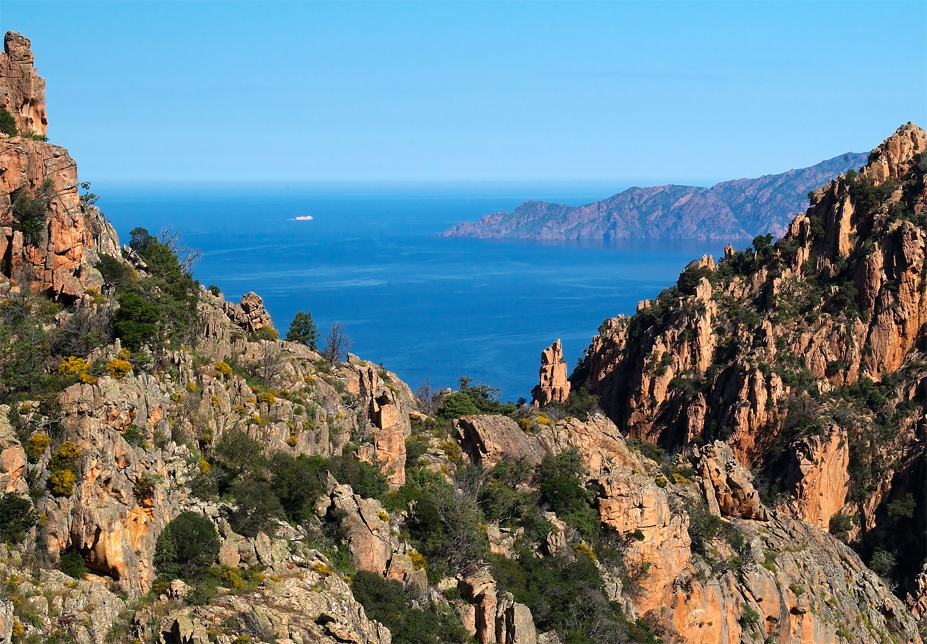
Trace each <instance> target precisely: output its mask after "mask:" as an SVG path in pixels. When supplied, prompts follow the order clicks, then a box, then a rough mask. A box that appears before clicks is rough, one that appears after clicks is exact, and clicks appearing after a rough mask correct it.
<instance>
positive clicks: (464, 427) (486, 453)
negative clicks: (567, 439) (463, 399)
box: [454, 415, 545, 467]
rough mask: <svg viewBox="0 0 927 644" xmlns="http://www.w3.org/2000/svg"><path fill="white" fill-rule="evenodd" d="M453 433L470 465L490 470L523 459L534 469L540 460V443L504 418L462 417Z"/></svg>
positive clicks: (541, 447)
mask: <svg viewBox="0 0 927 644" xmlns="http://www.w3.org/2000/svg"><path fill="white" fill-rule="evenodd" d="M454 429H455V431H456V434H457V440H458V441H459V442H460V447H461V449H463V451H464V453H465V454H467V456H468V457H469V458H470V460H471V461H472V462H473V463H481V464H483V465H485V466H487V467H490V466H492V465H495V464H496V463H498V462H499V461H501V460H502V459H504V458H512V459H518V458H526V459H528V462H529V463H531V464H532V465H536V464H538V463H540V462H541V459H542V458H544V454H545V450H544V448H543V446H542V445H541V442H540V441H539V440H538V439H537V438H536V437H533V436H528V435H527V434H526V433H525V432H523V431H522V430H521V428H519V427H518V425H517V424H515V421H514V420H512V419H511V418H509V417H507V416H488V415H479V416H464V417H462V418H458V419H457V420H455V421H454Z"/></svg>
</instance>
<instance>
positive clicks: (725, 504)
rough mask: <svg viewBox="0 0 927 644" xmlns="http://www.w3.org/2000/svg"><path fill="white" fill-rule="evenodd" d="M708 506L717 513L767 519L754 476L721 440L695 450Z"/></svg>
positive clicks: (727, 515) (718, 514)
mask: <svg viewBox="0 0 927 644" xmlns="http://www.w3.org/2000/svg"><path fill="white" fill-rule="evenodd" d="M695 458H696V462H697V467H698V471H699V473H700V474H701V477H702V482H703V484H704V486H705V496H706V498H707V500H708V507H709V509H710V510H713V511H714V512H715V513H716V515H717V516H724V517H731V516H734V517H742V518H744V519H755V520H757V521H765V520H766V519H767V518H768V512H767V510H766V508H765V507H764V506H763V503H762V502H761V501H760V495H759V494H757V491H756V489H755V488H754V487H753V482H752V480H751V479H752V478H753V477H752V476H751V474H750V472H749V471H747V469H746V468H745V467H744V466H742V465H741V464H740V463H738V462H737V459H735V458H734V452H733V451H732V450H731V448H730V446H729V445H727V444H726V443H722V442H721V441H715V442H714V443H712V444H711V445H706V446H705V447H702V448H696V449H695Z"/></svg>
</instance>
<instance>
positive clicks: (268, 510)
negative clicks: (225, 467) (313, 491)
mask: <svg viewBox="0 0 927 644" xmlns="http://www.w3.org/2000/svg"><path fill="white" fill-rule="evenodd" d="M229 492H231V494H232V496H233V497H235V506H236V507H235V510H233V511H232V513H231V514H230V515H229V524H230V525H231V526H232V529H233V530H234V531H235V532H237V533H238V534H242V535H244V536H246V537H255V536H257V534H258V532H264V533H265V534H268V535H271V536H272V535H273V534H274V533H275V532H276V531H277V519H279V518H281V517H282V516H283V508H282V507H281V505H280V499H278V498H277V495H276V494H274V491H273V489H272V488H271V486H270V485H269V484H268V483H265V482H263V481H247V480H243V481H236V482H235V483H233V484H232V486H231V488H229Z"/></svg>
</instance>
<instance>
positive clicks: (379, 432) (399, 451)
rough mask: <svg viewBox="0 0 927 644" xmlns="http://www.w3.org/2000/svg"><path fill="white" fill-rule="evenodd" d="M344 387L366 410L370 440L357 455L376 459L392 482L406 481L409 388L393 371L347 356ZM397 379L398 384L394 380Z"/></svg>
mask: <svg viewBox="0 0 927 644" xmlns="http://www.w3.org/2000/svg"><path fill="white" fill-rule="evenodd" d="M348 364H349V365H350V366H351V368H352V372H349V373H348V378H347V387H348V391H349V392H350V393H351V395H353V396H357V400H358V404H359V405H362V406H363V407H364V408H365V409H366V411H367V418H368V419H369V432H370V439H369V442H365V443H364V444H363V445H361V447H360V449H359V451H358V456H359V458H361V460H364V461H367V462H369V463H379V464H380V465H381V467H382V469H383V472H384V473H385V474H386V475H387V477H388V479H389V482H390V484H391V485H393V486H396V487H398V486H400V485H402V484H403V483H405V481H406V470H405V463H406V439H407V438H408V437H409V436H410V434H411V432H412V425H411V421H410V420H409V413H410V409H411V408H412V405H413V403H412V400H413V396H412V392H411V391H410V390H409V388H408V386H406V385H405V383H402V381H400V380H399V378H397V377H396V375H395V374H390V373H389V372H388V371H386V370H385V369H382V368H378V367H376V366H375V365H373V364H371V363H368V362H365V361H363V360H360V359H359V358H357V356H353V355H351V356H349V357H348ZM397 383H398V384H397Z"/></svg>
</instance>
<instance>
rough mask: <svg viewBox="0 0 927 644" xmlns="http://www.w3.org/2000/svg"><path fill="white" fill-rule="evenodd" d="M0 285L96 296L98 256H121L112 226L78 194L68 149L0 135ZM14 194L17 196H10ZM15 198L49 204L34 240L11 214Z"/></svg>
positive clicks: (99, 279)
mask: <svg viewBox="0 0 927 644" xmlns="http://www.w3.org/2000/svg"><path fill="white" fill-rule="evenodd" d="M0 168H2V169H3V172H2V173H0V253H2V257H3V258H4V260H5V261H4V268H5V270H4V271H3V273H2V275H0V282H3V283H7V284H10V285H11V286H13V287H16V288H19V287H20V286H25V287H28V288H31V289H32V290H33V291H36V292H44V291H50V292H51V293H52V294H53V295H55V296H58V297H64V298H67V299H70V300H74V299H76V298H79V297H81V296H82V295H83V294H84V291H85V290H87V289H93V290H97V291H99V289H100V288H101V287H102V284H103V279H102V276H101V275H100V273H99V271H97V270H96V269H95V268H94V266H95V265H96V263H97V262H98V255H99V253H106V254H108V255H113V256H115V257H119V256H120V253H119V250H118V248H119V246H118V242H117V238H116V233H115V231H114V230H113V227H112V226H111V225H110V224H109V223H107V222H106V221H105V220H104V219H103V218H102V217H101V216H100V214H99V211H98V210H97V209H96V208H95V207H93V206H88V205H86V204H83V203H81V201H80V198H79V196H78V193H77V188H78V182H77V165H76V164H75V163H74V161H73V160H72V159H71V157H70V156H69V155H68V153H67V150H65V149H64V148H61V147H58V146H56V145H51V144H49V143H42V142H41V141H33V140H31V139H22V138H19V137H13V138H8V137H3V136H2V135H0ZM14 191H18V192H14ZM17 196H21V197H28V198H34V199H37V200H39V201H45V202H46V203H47V204H48V206H47V207H48V214H47V217H46V223H45V225H44V227H43V228H42V230H41V232H40V233H39V238H38V239H32V240H30V239H29V238H28V237H25V236H24V233H23V232H22V230H21V227H20V226H19V224H18V221H17V216H16V214H15V208H14V203H13V202H14V201H15V200H16V198H17Z"/></svg>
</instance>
